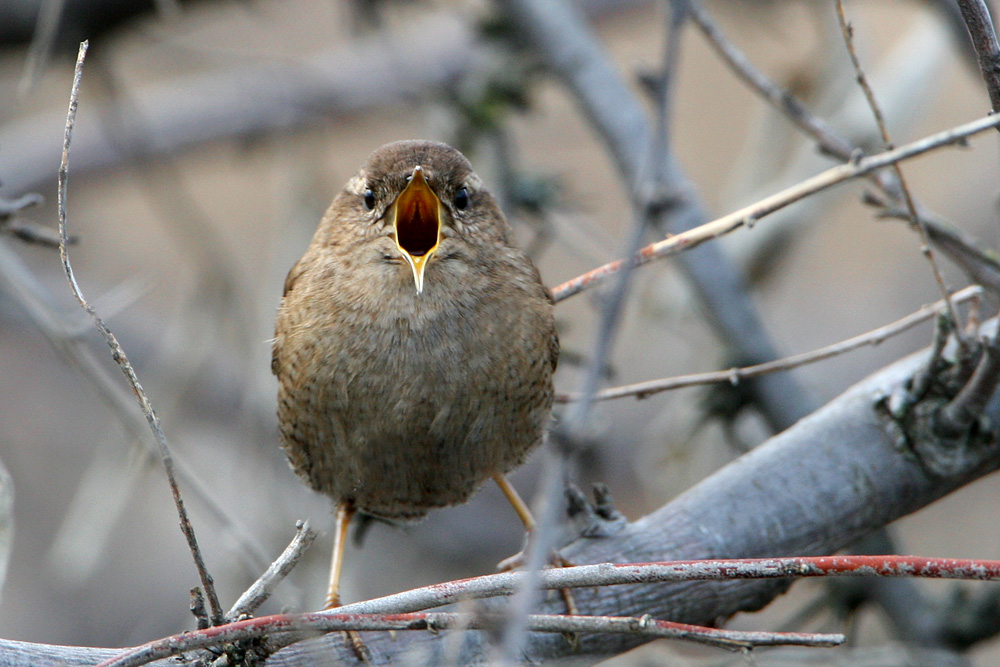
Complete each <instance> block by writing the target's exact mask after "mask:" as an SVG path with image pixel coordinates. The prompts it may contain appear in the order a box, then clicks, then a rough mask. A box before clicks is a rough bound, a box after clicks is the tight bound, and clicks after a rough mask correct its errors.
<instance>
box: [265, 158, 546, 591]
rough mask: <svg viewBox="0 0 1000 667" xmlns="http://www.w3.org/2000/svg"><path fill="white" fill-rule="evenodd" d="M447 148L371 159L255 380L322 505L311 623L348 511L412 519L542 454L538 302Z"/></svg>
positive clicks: (491, 203) (527, 265) (329, 218)
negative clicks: (325, 521) (329, 510)
mask: <svg viewBox="0 0 1000 667" xmlns="http://www.w3.org/2000/svg"><path fill="white" fill-rule="evenodd" d="M512 237H513V233H512V230H511V228H510V226H509V225H508V224H507V221H506V220H505V219H504V216H503V214H502V213H501V212H500V209H499V207H498V206H497V202H496V200H495V199H494V198H493V196H492V195H491V194H490V193H489V191H488V190H487V189H486V188H485V187H484V185H483V182H482V181H481V180H480V178H479V177H478V176H477V175H476V174H475V173H474V172H473V171H472V166H471V165H470V164H469V161H468V160H467V159H466V158H465V156H463V155H462V154H461V153H459V152H458V151H457V150H455V149H454V148H451V147H450V146H447V145H445V144H442V143H436V142H431V141H400V142H396V143H391V144H388V145H386V146H383V147H382V148H379V149H378V150H376V151H375V152H374V153H372V154H371V156H370V157H369V158H368V161H367V163H365V165H364V166H363V167H362V168H361V170H360V171H359V172H358V174H357V175H356V176H354V177H353V178H352V179H351V180H350V181H348V182H347V185H346V186H345V187H344V189H343V190H342V191H341V192H340V193H339V194H338V195H337V196H336V197H335V198H334V200H333V203H332V204H331V205H330V208H329V209H328V210H327V212H326V215H325V216H324V217H323V219H322V221H320V224H319V228H318V229H317V230H316V234H315V236H314V237H313V240H312V243H311V244H310V245H309V248H308V249H307V250H306V252H305V254H304V255H303V256H302V258H301V259H300V260H299V261H298V262H297V263H296V264H295V266H293V267H292V270H291V271H290V272H289V274H288V278H287V279H286V280H285V291H284V297H283V299H282V301H281V306H280V308H279V310H278V317H277V324H276V331H275V338H274V348H273V358H272V364H271V369H272V370H273V372H274V374H275V375H276V376H277V378H278V387H279V388H278V421H279V425H280V433H281V442H282V446H283V447H284V450H285V452H286V454H287V455H288V460H289V462H290V464H291V466H292V468H293V469H294V470H295V472H296V473H298V474H299V476H300V477H302V479H303V480H304V481H305V482H306V483H307V484H309V486H311V487H312V488H313V489H315V490H316V491H319V492H320V493H324V494H326V495H328V496H330V498H332V499H333V501H334V503H335V505H336V523H337V526H336V532H335V537H334V553H333V560H332V563H331V572H330V588H329V591H328V595H327V600H326V604H327V607H328V608H330V607H335V606H339V604H340V597H339V579H340V569H341V564H342V562H343V548H344V542H345V537H346V533H347V528H348V525H349V523H350V521H351V518H352V517H353V516H354V515H355V513H356V512H361V513H365V514H369V515H373V516H376V517H381V518H385V519H389V520H412V519H418V518H420V517H422V516H424V515H425V514H427V512H429V511H430V510H432V509H434V508H436V507H445V506H448V505H455V504H458V503H462V502H464V501H466V500H467V499H468V498H469V496H470V495H472V493H473V492H475V491H476V489H477V488H479V486H480V485H482V484H483V482H485V481H486V480H488V479H490V478H492V479H494V480H496V481H497V483H498V484H499V485H500V487H501V489H502V490H503V491H504V493H505V494H506V495H507V497H508V499H510V500H511V502H512V503H513V504H514V507H515V509H516V510H517V512H518V514H519V515H520V516H521V518H522V520H523V521H524V522H525V525H526V526H527V527H528V528H529V530H530V529H531V528H532V526H533V522H532V520H531V516H530V514H529V513H528V509H527V507H526V506H525V504H524V503H523V502H522V501H521V499H520V498H519V497H518V496H517V493H516V491H515V490H514V489H513V487H512V486H510V484H509V483H508V482H507V480H506V478H505V477H504V475H505V474H506V473H507V472H508V471H510V470H511V469H512V468H514V467H515V466H517V465H518V464H520V463H521V462H522V461H523V460H524V459H525V457H526V456H527V455H528V454H529V453H530V452H531V451H532V450H533V449H534V448H535V447H537V446H538V445H539V444H541V442H542V441H543V439H544V437H545V434H546V429H547V428H548V424H549V421H550V418H551V410H552V396H553V389H552V374H553V372H554V371H555V367H556V361H557V359H558V356H559V339H558V337H557V335H556V330H555V322H554V317H553V303H552V297H551V295H550V294H549V292H548V290H546V288H545V287H544V286H543V285H542V282H541V279H540V277H539V274H538V270H537V269H536V268H535V267H534V265H533V264H532V263H531V261H530V260H529V259H528V257H527V256H526V255H525V254H524V253H523V252H522V251H521V250H519V249H518V248H517V247H516V246H515V244H514V240H513V238H512Z"/></svg>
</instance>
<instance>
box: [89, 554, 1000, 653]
mask: <svg viewBox="0 0 1000 667" xmlns="http://www.w3.org/2000/svg"><path fill="white" fill-rule="evenodd" d="M540 574H541V577H540V578H541V583H542V585H543V587H544V588H547V589H557V588H577V587H593V586H608V585H622V584H649V583H662V582H668V581H710V580H712V581H719V580H734V579H783V578H788V577H824V576H833V577H873V576H875V577H920V578H932V579H961V580H970V581H1000V561H985V560H959V559H950V558H939V559H935V558H923V557H918V556H893V555H886V556H855V555H845V556H818V557H805V558H746V559H731V560H710V561H677V562H660V563H602V564H599V565H582V566H577V567H564V568H553V569H550V570H545V571H543V572H541V573H540ZM524 577H525V573H524V572H505V573H501V574H494V575H487V576H484V577H475V578H472V579H462V580H458V581H452V582H446V583H443V584H437V585H435V586H429V587H427V588H423V589H414V590H412V591H407V592H405V593H399V594H397V595H392V596H388V597H385V598H380V599H377V600H369V601H366V602H359V603H355V604H351V605H346V606H344V607H341V608H338V609H336V610H334V611H327V612H313V613H306V614H282V615H277V616H265V617H261V618H256V619H249V620H246V621H240V622H237V623H231V624H227V625H224V626H218V627H214V628H208V629H205V630H202V631H198V632H188V633H184V634H183V635H176V636H173V637H168V638H165V639H161V640H157V641H155V642H151V643H149V644H145V645H143V646H140V647H136V648H132V649H128V650H126V651H125V652H123V653H121V654H119V655H118V656H116V657H115V658H113V659H110V660H108V661H106V662H103V663H101V664H100V665H99V667H137V666H138V665H143V664H146V663H148V662H150V661H152V660H157V659H160V658H165V657H168V656H171V655H176V654H177V653H180V652H182V651H190V650H195V649H199V648H207V647H210V646H218V645H220V644H224V643H229V642H234V641H240V640H244V639H251V638H262V637H268V638H269V641H268V644H267V645H268V647H269V648H271V649H274V648H277V647H280V646H287V645H288V644H290V643H294V642H295V641H299V640H301V639H303V638H305V636H311V635H315V634H318V633H326V632H334V631H339V630H348V629H351V630H362V631H363V630H437V629H445V628H448V627H459V628H463V629H466V628H468V629H492V628H495V627H496V624H497V623H498V622H501V623H502V622H503V621H502V619H503V616H497V615H490V616H484V615H475V614H472V615H469V614H452V613H442V614H427V613H415V612H414V611H412V609H413V607H414V604H422V605H423V606H422V607H418V609H427V608H432V607H437V606H441V605H444V604H449V603H452V602H457V601H460V600H468V599H474V598H484V597H492V596H496V595H510V594H511V593H512V591H513V590H515V587H517V586H519V585H520V583H521V580H522V579H524ZM362 609H364V611H361V610H362ZM399 610H402V611H399ZM643 618H645V619H648V618H649V617H643ZM557 619H558V620H557ZM527 623H528V627H529V629H531V630H533V631H539V632H628V633H637V632H646V631H648V632H649V633H660V632H662V633H664V634H653V635H652V636H657V637H660V636H670V637H673V638H678V639H681V638H684V639H690V640H692V641H698V642H700V643H712V644H714V645H721V644H719V643H717V642H715V641H712V640H711V639H710V636H709V635H707V634H700V633H702V632H704V630H707V629H704V630H703V629H699V628H698V627H697V626H687V625H684V624H676V623H670V622H668V621H657V620H653V619H649V620H645V621H644V620H643V619H642V618H640V619H637V618H621V617H604V616H599V617H593V616H590V617H588V616H542V615H533V616H529V617H528V619H527ZM643 624H646V625H648V626H649V627H648V628H647V629H643V628H642V627H641V625H643ZM721 632H729V631H721ZM689 633H690V634H689ZM693 633H699V634H698V636H697V638H696V637H695V636H694V634H693ZM289 634H290V635H291V636H290V637H288V638H287V639H286V638H283V637H282V635H289ZM751 634H754V635H757V637H758V638H759V639H761V640H763V641H771V642H774V644H771V645H775V644H777V643H786V641H785V640H786V639H791V638H793V637H795V634H796V633H792V634H791V635H790V636H789V635H782V636H780V638H779V635H778V633H751ZM647 636H650V635H647ZM717 637H718V635H717ZM806 637H808V639H806V642H820V643H819V644H818V645H824V644H823V642H826V641H833V640H834V639H835V637H834V636H826V637H823V636H822V635H811V636H809V635H807V636H806ZM706 638H709V641H705V639H706ZM734 638H735V636H729V637H728V644H727V646H726V647H727V648H732V647H734V646H739V643H738V641H739V640H737V642H732V640H733V639H734ZM797 639H803V636H802V635H798V637H797ZM724 641H725V640H724ZM796 643H799V642H798V641H796ZM758 645H763V644H758ZM809 645H817V644H815V643H810V644H809Z"/></svg>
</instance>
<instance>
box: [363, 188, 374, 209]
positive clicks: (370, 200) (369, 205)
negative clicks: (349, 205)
mask: <svg viewBox="0 0 1000 667" xmlns="http://www.w3.org/2000/svg"><path fill="white" fill-rule="evenodd" d="M365 208H366V209H367V210H369V211H370V210H372V209H373V208H375V193H374V192H372V189H371V188H367V189H366V190H365Z"/></svg>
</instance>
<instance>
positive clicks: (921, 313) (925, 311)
mask: <svg viewBox="0 0 1000 667" xmlns="http://www.w3.org/2000/svg"><path fill="white" fill-rule="evenodd" d="M982 293H983V288H982V287H979V286H978V285H973V286H970V287H966V288H965V289H963V290H960V291H958V292H956V293H955V294H953V295H952V300H953V301H954V302H955V303H956V304H958V303H962V302H963V301H966V300H969V299H979V298H980V297H981V296H982ZM945 307H946V306H945V302H944V301H943V300H942V301H938V302H936V303H933V304H931V305H928V306H924V307H923V308H921V309H920V310H918V311H916V312H915V313H911V314H910V315H907V316H906V317H903V318H901V319H899V320H896V321H895V322H891V323H890V324H886V325H885V326H881V327H879V328H877V329H873V330H872V331H868V332H866V333H863V334H861V335H859V336H854V337H853V338H848V339H847V340H843V341H840V342H839V343H834V344H832V345H827V346H826V347H822V348H820V349H818V350H812V351H811V352H803V353H801V354H794V355H791V356H788V357H784V358H783V359H776V360H774V361H768V362H765V363H763V364H756V365H754V366H745V367H743V368H730V369H729V370H723V371H712V372H708V373H692V374H690V375H680V376H677V377H672V378H662V379H659V380H648V381H646V382H637V383H634V384H627V385H623V386H620V387H609V388H607V389H602V390H601V391H599V392H597V393H596V394H595V395H594V398H593V400H595V401H606V400H610V399H614V398H624V397H626V396H635V397H636V398H639V399H642V398H646V397H647V396H650V395H652V394H657V393H659V392H661V391H668V390H671V389H681V388H683V387H693V386H696V385H702V384H712V383H716V382H731V383H733V384H734V385H735V384H737V383H738V382H741V381H743V380H747V379H750V378H754V377H757V376H760V375H765V374H767V373H774V372H777V371H783V370H789V369H792V368H798V367H799V366H804V365H806V364H811V363H814V362H817V361H822V360H823V359H829V358H830V357H834V356H836V355H839V354H844V353H846V352H851V351H853V350H856V349H858V348H859V347H862V346H864V345H878V344H879V343H881V342H882V341H884V340H886V339H887V338H891V337H892V336H895V335H897V334H900V333H903V332H904V331H907V330H909V329H911V328H913V327H914V326H916V325H918V324H920V323H921V322H926V321H927V320H929V319H930V318H932V317H934V316H935V315H937V314H938V313H940V312H941V311H942V309H944V308H945ZM576 400H579V396H578V395H576V394H560V395H557V396H556V402H559V403H570V402H573V401H576Z"/></svg>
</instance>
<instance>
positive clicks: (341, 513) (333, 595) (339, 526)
mask: <svg viewBox="0 0 1000 667" xmlns="http://www.w3.org/2000/svg"><path fill="white" fill-rule="evenodd" d="M354 511H355V510H354V504H353V503H351V502H350V501H347V500H342V501H340V502H339V503H337V517H336V520H335V521H336V532H335V533H334V536H333V558H332V559H331V560H330V587H329V588H328V589H327V593H326V606H325V607H324V609H333V608H334V607H339V606H340V571H341V570H342V569H343V566H344V545H345V544H346V543H347V529H348V528H349V527H350V525H351V518H352V517H354Z"/></svg>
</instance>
